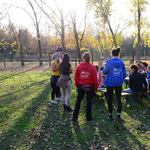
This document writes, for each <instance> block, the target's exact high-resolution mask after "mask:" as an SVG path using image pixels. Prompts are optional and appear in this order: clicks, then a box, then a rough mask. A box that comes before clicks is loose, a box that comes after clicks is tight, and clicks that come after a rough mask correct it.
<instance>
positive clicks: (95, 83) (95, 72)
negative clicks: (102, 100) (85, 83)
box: [92, 67, 98, 93]
mask: <svg viewBox="0 0 150 150" xmlns="http://www.w3.org/2000/svg"><path fill="white" fill-rule="evenodd" d="M92 75H93V80H94V87H95V93H96V92H97V89H98V82H97V70H96V68H95V67H93V74H92Z"/></svg>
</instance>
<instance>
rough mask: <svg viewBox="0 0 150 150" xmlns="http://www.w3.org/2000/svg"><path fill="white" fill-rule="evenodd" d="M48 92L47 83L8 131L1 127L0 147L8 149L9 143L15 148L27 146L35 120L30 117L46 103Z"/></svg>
mask: <svg viewBox="0 0 150 150" xmlns="http://www.w3.org/2000/svg"><path fill="white" fill-rule="evenodd" d="M49 93H50V90H49V84H47V85H45V88H44V89H43V91H42V92H40V94H39V95H38V96H37V97H35V98H34V99H32V100H31V105H30V106H29V107H28V108H27V109H26V111H25V112H24V113H23V115H22V116H21V117H20V118H18V119H16V122H15V123H14V125H13V126H12V127H11V128H10V129H9V131H7V132H5V128H4V129H3V131H2V132H3V137H4V138H2V139H3V140H2V141H1V142H0V148H1V149H9V148H11V146H10V145H13V146H14V147H17V148H19V147H26V146H28V144H29V143H27V141H28V140H30V138H29V137H30V135H31V133H32V132H33V131H34V129H32V126H33V127H35V125H34V123H35V122H36V121H32V119H33V117H34V115H35V113H36V112H37V111H38V109H39V108H40V107H42V106H43V105H44V104H46V101H47V99H48V95H49ZM39 112H40V111H39ZM37 120H38V119H37ZM30 122H31V123H33V125H32V124H31V125H30ZM4 127H5V125H4Z"/></svg>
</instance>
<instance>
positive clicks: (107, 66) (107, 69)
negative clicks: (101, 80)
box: [103, 63, 109, 75]
mask: <svg viewBox="0 0 150 150" xmlns="http://www.w3.org/2000/svg"><path fill="white" fill-rule="evenodd" d="M108 72H109V65H108V63H106V64H105V68H104V69H103V74H104V75H107V74H108Z"/></svg>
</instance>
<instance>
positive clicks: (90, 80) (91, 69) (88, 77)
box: [72, 52, 98, 121]
mask: <svg viewBox="0 0 150 150" xmlns="http://www.w3.org/2000/svg"><path fill="white" fill-rule="evenodd" d="M83 60H84V62H81V63H80V65H79V66H78V67H77V68H76V71H75V86H76V87H77V92H78V96H77V101H76V105H75V110H74V113H73V118H72V121H77V120H78V113H79V109H80V103H81V100H82V99H83V96H84V94H85V93H86V95H87V96H86V98H87V104H86V120H87V121H90V120H92V119H93V117H91V105H92V104H91V102H92V98H93V95H94V91H95V92H96V91H97V88H98V82H97V75H96V74H97V71H96V68H95V66H94V65H92V64H91V63H90V54H89V53H88V52H85V53H84V54H83Z"/></svg>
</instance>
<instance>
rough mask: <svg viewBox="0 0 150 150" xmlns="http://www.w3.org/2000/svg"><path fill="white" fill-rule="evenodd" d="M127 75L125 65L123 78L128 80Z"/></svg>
mask: <svg viewBox="0 0 150 150" xmlns="http://www.w3.org/2000/svg"><path fill="white" fill-rule="evenodd" d="M126 76H127V73H126V68H125V65H123V78H126Z"/></svg>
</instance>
